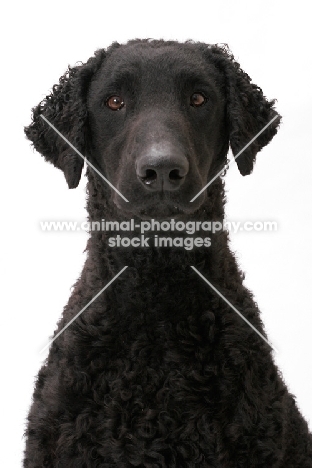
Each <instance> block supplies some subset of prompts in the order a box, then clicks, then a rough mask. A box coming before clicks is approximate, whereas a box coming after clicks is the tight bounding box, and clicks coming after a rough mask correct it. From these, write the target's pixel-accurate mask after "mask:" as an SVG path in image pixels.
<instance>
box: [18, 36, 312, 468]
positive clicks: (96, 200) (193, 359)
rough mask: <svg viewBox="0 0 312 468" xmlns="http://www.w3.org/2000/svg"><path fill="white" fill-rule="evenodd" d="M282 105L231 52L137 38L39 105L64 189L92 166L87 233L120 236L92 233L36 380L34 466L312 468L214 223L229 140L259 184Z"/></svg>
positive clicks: (38, 129)
mask: <svg viewBox="0 0 312 468" xmlns="http://www.w3.org/2000/svg"><path fill="white" fill-rule="evenodd" d="M274 105H275V101H274V100H271V101H270V100H268V99H267V98H266V97H265V96H264V94H263V92H262V90H261V88H259V87H258V86H256V85H255V84H253V83H252V81H251V79H250V77H249V76H248V75H247V74H246V73H245V72H244V71H243V70H242V69H241V67H240V65H239V64H238V63H237V62H236V61H235V60H234V57H233V56H232V54H231V53H230V51H229V50H228V48H227V47H226V46H218V45H207V44H203V43H196V42H192V41H189V42H186V43H178V42H175V41H163V40H133V41H129V42H128V43H126V44H123V45H120V44H118V43H113V44H112V45H111V46H110V47H109V48H108V49H107V50H104V49H100V50H98V51H97V52H96V53H95V55H94V56H93V57H92V58H90V59H89V60H88V61H87V62H86V63H85V64H82V65H77V66H75V67H72V68H69V70H68V71H67V72H66V73H65V74H64V75H63V76H62V77H61V78H60V81H59V83H58V84H57V85H55V86H54V87H53V90H52V92H51V94H50V95H49V96H47V97H46V99H44V100H43V101H42V102H41V103H40V104H39V105H38V106H37V107H35V108H34V109H33V116H32V123H31V124H30V125H29V126H28V127H26V128H25V132H26V136H27V138H28V139H30V140H31V141H32V142H33V145H34V148H35V149H36V150H37V151H38V152H39V153H41V154H42V155H43V156H44V158H45V160H46V161H48V162H50V163H52V164H53V165H54V166H56V167H57V168H59V169H60V170H62V171H63V173H64V175H65V178H66V181H67V184H68V186H69V188H75V187H77V185H78V183H79V180H80V177H81V172H82V168H83V165H84V164H87V166H88V169H87V177H88V184H87V194H88V196H87V209H88V220H89V222H90V225H92V223H104V221H105V222H108V223H116V224H113V225H114V226H115V229H116V230H117V231H116V230H115V231H114V232H110V231H109V230H108V229H100V230H91V232H90V238H89V240H88V245H87V252H88V256H87V260H86V263H85V266H84V268H83V271H82V273H81V275H80V277H79V279H78V281H77V282H76V284H75V287H74V290H73V293H72V295H71V297H70V299H69V302H68V304H67V306H66V307H65V309H64V312H63V315H62V317H61V319H60V321H59V323H58V326H57V329H56V331H55V333H54V337H53V339H52V341H51V345H50V350H49V355H48V357H47V359H46V361H45V363H44V365H43V367H42V368H41V370H40V372H39V375H38V377H37V381H36V387H35V391H34V397H33V403H32V406H31V409H30V412H29V415H28V423H27V429H26V437H27V442H26V450H25V458H24V467H25V468H39V467H43V466H44V467H51V468H52V467H53V468H56V467H58V468H71V467H72V468H104V467H105V468H108V467H111V468H112V467H118V468H130V467H139V468H143V467H146V468H157V467H166V468H173V467H178V468H253V467H254V468H256V467H257V468H261V467H263V468H268V467H270V468H282V467H283V468H311V467H312V439H311V434H309V431H308V427H307V423H306V421H305V420H304V419H303V417H302V415H301V414H300V412H299V410H298V408H297V406H296V403H295V399H294V397H293V396H292V395H291V394H290V393H289V392H288V390H287V388H286V385H285V383H284V382H283V379H282V377H281V375H280V373H279V371H278V369H277V368H276V366H275V364H274V361H273V357H272V349H271V347H270V344H269V341H268V340H267V337H266V335H265V331H264V329H263V325H262V322H261V319H260V312H259V310H258V308H257V305H256V304H255V301H254V299H253V296H252V294H251V292H250V291H249V290H247V289H246V287H245V286H244V285H243V273H242V272H241V271H240V269H239V267H238V265H237V263H236V260H235V256H234V255H233V253H232V252H231V250H230V248H229V241H228V233H227V232H226V231H224V230H221V231H216V232H209V236H208V235H207V232H204V230H203V226H204V224H203V223H205V222H206V223H208V222H220V223H222V222H223V220H224V204H225V195H224V185H223V176H224V172H225V166H226V163H227V154H228V150H229V147H231V149H232V151H233V154H234V155H235V160H236V163H237V166H238V170H239V171H240V173H241V174H242V175H243V176H245V175H248V174H250V173H251V172H252V170H253V167H254V163H255V159H256V155H257V153H258V152H259V151H260V150H261V149H262V148H263V147H264V146H266V145H267V144H268V143H269V142H270V141H271V139H272V138H273V136H274V135H275V134H276V132H277V130H278V127H279V124H280V116H279V114H278V113H277V111H276V110H275V107H274ZM255 136H257V137H256V138H254V137H255ZM123 223H124V224H123ZM131 223H133V224H131ZM187 223H193V224H189V225H188V226H193V227H194V226H195V227H196V226H199V227H200V230H199V232H196V236H197V238H196V239H193V241H192V243H190V241H189V239H190V237H189V234H188V232H187V229H186V230H183V229H181V226H182V228H183V226H186V225H187ZM194 223H195V224H194ZM196 223H197V224H196ZM198 223H199V224H198ZM104 224H105V223H104ZM110 226H112V224H110ZM131 226H132V227H134V228H133V229H131ZM137 226H139V228H138V227H137ZM142 226H144V228H145V229H149V231H148V230H147V231H146V232H143V234H142V229H141V232H140V233H139V235H138V232H136V231H137V230H138V229H140V227H142ZM147 226H149V228H148V227H147ZM168 226H169V227H168ZM178 227H179V229H180V231H175V229H178ZM153 229H154V230H153ZM164 229H166V233H165V234H164V232H163V230H164ZM125 230H126V235H127V236H125ZM118 236H119V237H118ZM125 237H127V241H125ZM164 238H165V239H167V240H166V241H165V243H163V244H162V246H160V242H164V241H163V239H164ZM161 239H162V240H161ZM118 242H119V243H118ZM200 275H201V277H200ZM204 280H206V281H204ZM207 282H208V284H207ZM225 299H226V300H225ZM235 310H237V311H239V313H240V314H241V315H242V316H243V317H244V318H245V320H242V317H241V316H240V315H239V314H237V313H235ZM65 328H66V329H65ZM255 330H257V332H258V333H256V332H255Z"/></svg>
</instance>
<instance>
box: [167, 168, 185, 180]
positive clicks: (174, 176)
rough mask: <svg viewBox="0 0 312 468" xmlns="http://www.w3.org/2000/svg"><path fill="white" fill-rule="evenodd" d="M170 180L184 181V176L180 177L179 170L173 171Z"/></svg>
mask: <svg viewBox="0 0 312 468" xmlns="http://www.w3.org/2000/svg"><path fill="white" fill-rule="evenodd" d="M169 179H170V180H180V179H183V176H181V175H180V171H179V169H173V170H172V171H170V173H169Z"/></svg>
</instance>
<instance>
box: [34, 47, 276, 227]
mask: <svg viewBox="0 0 312 468" xmlns="http://www.w3.org/2000/svg"><path fill="white" fill-rule="evenodd" d="M273 104H274V101H268V100H267V99H266V98H265V97H264V96H263V93H262V91H261V89H260V88H259V87H257V86H256V85H254V84H252V83H251V80H250V78H249V76H248V75H247V74H246V73H244V72H243V71H242V70H241V69H240V67H239V64H237V63H236V62H235V61H234V59H233V57H232V56H231V55H230V53H229V52H228V50H227V49H226V48H220V47H218V46H208V45H206V44H201V43H184V44H180V43H177V42H165V41H147V40H143V41H140V40H136V41H130V42H129V43H127V44H125V45H122V46H120V45H119V44H113V45H112V46H111V47H110V48H109V49H108V50H107V51H105V50H104V49H102V50H99V51H97V52H96V54H95V56H94V57H92V58H91V59H89V60H88V62H87V63H86V64H84V65H80V66H77V67H74V68H71V69H69V71H68V73H66V74H65V75H64V76H62V77H61V78H60V83H59V85H56V86H54V87H53V92H52V94H51V95H50V96H48V97H47V98H46V99H45V100H44V101H43V102H42V103H40V104H39V105H38V106H37V107H36V108H35V109H34V110H33V123H32V124H31V125H30V126H29V127H27V128H26V129H25V131H26V135H27V136H28V138H29V139H30V140H32V141H33V143H34V146H35V148H36V149H37V150H38V151H39V152H41V154H43V155H44V157H45V158H46V160H48V161H50V162H52V163H53V164H54V165H55V166H56V167H58V168H60V169H62V170H63V172H64V174H65V177H66V180H67V182H68V185H69V187H70V188H74V187H76V186H77V185H78V183H79V179H80V175H81V170H82V167H83V158H81V156H79V155H78V154H77V153H75V151H74V150H73V149H72V148H71V147H70V146H69V145H68V144H67V143H66V142H65V141H64V140H62V138H61V137H60V136H59V135H58V134H57V133H56V132H55V130H54V129H52V128H51V127H49V126H48V125H47V123H46V122H44V121H43V119H41V118H40V117H42V116H44V117H45V118H46V119H47V120H48V121H49V122H50V123H51V124H53V125H54V126H55V128H56V129H57V130H58V131H59V132H60V133H61V134H62V135H63V136H64V137H65V138H67V140H68V141H70V142H71V144H72V145H74V147H75V148H76V149H77V150H78V151H79V152H80V153H82V154H84V155H85V156H87V158H88V159H89V160H90V162H91V163H92V164H93V165H94V166H95V167H96V168H97V169H98V171H99V172H100V173H101V174H103V176H104V177H105V178H106V179H108V180H109V181H110V183H111V184H112V185H113V186H114V187H115V188H116V189H117V190H118V191H119V192H120V193H122V195H123V196H124V197H126V198H127V199H128V200H129V202H128V203H127V202H126V201H124V199H123V198H122V197H120V195H118V193H116V191H115V190H113V189H111V188H110V187H109V186H107V187H106V189H107V190H106V192H107V193H108V195H107V196H108V197H109V199H110V200H109V201H110V202H112V203H113V204H114V206H115V207H117V209H118V210H119V212H121V213H122V214H124V215H125V216H128V215H136V216H139V217H162V218H163V217H168V216H169V217H172V216H180V215H183V214H190V213H193V212H195V211H196V210H198V209H199V207H200V206H201V205H202V204H203V203H204V200H205V197H206V196H207V191H203V192H202V193H201V195H199V196H198V197H197V198H196V199H195V200H194V201H193V202H192V203H191V199H192V198H193V197H195V196H196V195H197V194H198V192H199V191H200V190H201V189H202V188H203V187H204V186H205V185H206V184H207V183H208V182H209V181H210V180H211V178H212V177H213V176H214V175H215V174H217V173H218V172H219V171H221V170H222V169H223V168H224V165H225V162H226V154H227V151H228V148H229V144H230V145H231V148H232V150H233V153H234V155H235V154H237V153H238V151H240V150H241V149H242V148H243V147H244V146H245V145H246V144H248V143H249V142H250V140H251V139H253V138H254V137H255V135H257V134H258V133H259V132H260V131H262V129H263V127H265V126H266V125H268V124H269V122H271V120H272V119H273V118H275V120H274V122H272V123H271V124H270V125H269V126H268V128H266V130H265V131H264V132H262V133H261V135H259V136H258V137H257V139H256V140H255V141H253V142H252V144H251V145H249V146H248V148H247V149H246V150H245V151H244V152H243V154H241V155H240V156H239V158H238V159H237V160H236V162H237V165H238V168H239V170H240V172H241V173H242V174H243V175H246V174H249V173H250V172H251V171H252V169H253V164H254V161H255V157H256V154H257V152H258V151H260V150H261V148H262V147H263V146H265V145H266V144H267V143H268V142H269V141H270V140H271V138H272V137H273V135H274V134H275V133H276V131H277V127H278V124H279V120H280V118H279V116H278V114H277V113H276V111H275V110H274V108H273ZM41 114H42V116H41ZM276 117H278V118H276ZM105 183H106V182H104V181H103V184H105Z"/></svg>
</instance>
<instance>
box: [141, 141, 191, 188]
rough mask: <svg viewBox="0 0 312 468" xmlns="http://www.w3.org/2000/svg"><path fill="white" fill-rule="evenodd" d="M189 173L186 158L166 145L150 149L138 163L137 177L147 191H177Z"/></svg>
mask: <svg viewBox="0 0 312 468" xmlns="http://www.w3.org/2000/svg"><path fill="white" fill-rule="evenodd" d="M188 171H189V163H188V160H187V159H186V157H185V156H184V155H183V154H180V153H179V152H178V151H174V150H172V149H171V148H170V147H166V146H164V145H155V146H152V147H150V148H149V150H148V151H147V152H146V153H145V154H144V155H142V156H141V157H139V158H138V160H137V163H136V173H137V176H138V178H139V180H140V181H141V182H142V184H143V185H144V187H145V188H146V189H147V190H154V191H164V190H167V191H173V190H177V189H178V188H179V187H180V186H181V185H182V184H183V182H184V179H185V177H186V175H187V173H188Z"/></svg>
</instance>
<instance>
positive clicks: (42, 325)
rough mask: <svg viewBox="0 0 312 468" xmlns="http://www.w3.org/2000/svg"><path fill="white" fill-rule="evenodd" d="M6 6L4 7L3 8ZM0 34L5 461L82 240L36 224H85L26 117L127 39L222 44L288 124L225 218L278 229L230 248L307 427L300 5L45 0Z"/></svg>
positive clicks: (305, 54)
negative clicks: (28, 132)
mask: <svg viewBox="0 0 312 468" xmlns="http://www.w3.org/2000/svg"><path fill="white" fill-rule="evenodd" d="M6 5H8V3H7V4H6ZM2 8H3V9H4V10H2V26H1V35H2V37H1V42H0V44H1V48H2V51H1V66H2V71H1V81H2V86H1V114H0V115H1V121H2V122H1V127H0V128H1V129H2V130H3V132H2V135H1V158H2V163H1V184H0V189H1V230H0V234H1V249H0V255H1V274H2V275H3V277H2V278H1V286H2V297H1V353H0V356H1V387H0V392H1V412H2V414H1V431H3V435H2V436H1V441H2V444H3V447H2V448H1V452H0V453H1V455H0V457H1V458H2V460H1V461H0V464H1V466H5V467H9V468H11V467H12V468H13V467H20V466H21V458H22V455H21V454H22V450H23V447H24V440H23V431H24V429H25V418H26V415H27V412H28V409H29V405H30V401H31V395H32V391H33V385H34V379H35V376H36V374H37V372H38V370H39V368H40V366H41V363H42V361H43V359H44V357H45V355H46V354H45V355H40V354H39V350H40V349H41V348H42V347H43V346H44V345H45V344H46V343H47V340H48V337H49V336H50V335H51V334H52V332H53V330H54V328H55V324H56V322H57V320H58V318H59V317H60V315H61V312H62V308H63V306H64V305H65V304H66V302H67V300H68V297H69V295H70V288H71V286H72V285H73V283H74V282H75V280H76V279H77V278H78V276H79V273H80V271H81V268H82V265H83V262H84V258H85V257H84V254H83V250H84V247H85V244H86V240H87V235H86V234H84V233H63V234H60V233H54V234H52V233H50V234H47V233H43V232H41V231H40V228H39V221H41V220H55V219H57V220H62V219H66V220H67V219H73V220H83V219H84V218H85V216H86V213H85V211H84V206H85V177H84V178H83V180H82V183H81V184H80V186H79V188H78V189H76V190H68V189H67V186H66V183H65V179H64V177H63V174H62V173H61V172H60V171H58V170H56V169H55V168H53V166H52V165H49V164H46V163H45V162H44V161H43V158H41V157H40V155H39V154H38V153H35V152H34V151H33V150H32V148H31V147H30V144H29V142H28V141H27V140H26V138H25V137H24V134H23V126H24V125H28V124H29V122H30V110H31V108H32V107H33V106H35V105H36V104H37V103H38V102H39V101H40V100H41V99H43V98H44V97H45V95H46V94H47V93H48V92H49V90H50V89H51V86H52V85H53V84H54V83H56V82H57V81H58V78H59V76H60V75H62V74H63V72H64V71H65V69H66V68H67V65H68V64H71V65H74V64H75V63H76V62H77V61H86V60H87V59H88V58H89V56H91V55H92V54H93V52H94V50H96V49H97V48H102V47H107V46H108V45H109V44H110V43H111V42H112V41H115V40H117V41H118V42H125V41H126V40H128V39H131V38H136V37H138V38H146V37H151V38H164V39H177V40H180V41H184V40H186V39H194V40H200V41H203V42H206V43H220V42H225V43H228V44H229V46H230V48H231V50H232V51H233V53H234V55H235V57H236V59H237V60H238V61H239V62H240V64H241V66H242V68H243V69H244V70H245V71H246V72H247V73H248V74H249V75H250V76H251V77H252V79H253V81H254V82H255V83H256V84H258V85H259V86H260V87H261V88H262V89H263V91H264V94H265V95H266V96H267V97H268V98H270V99H271V98H277V99H278V103H277V109H278V111H279V112H280V113H281V115H282V116H283V124H282V127H281V129H280V131H279V133H278V135H277V136H276V137H275V138H274V140H273V141H272V143H271V144H270V145H269V146H268V147H267V148H265V149H264V150H263V151H262V152H261V153H260V154H259V155H258V159H257V164H256V167H255V170H254V173H253V174H252V175H251V176H249V177H246V178H243V177H242V176H240V174H239V173H238V170H237V168H236V166H235V164H233V165H232V166H231V168H230V169H229V171H228V174H227V176H226V187H227V192H228V199H229V202H228V206H227V213H228V217H229V218H230V219H232V220H236V221H237V220H243V221H244V220H275V221H277V222H278V226H279V228H278V231H277V232H275V233H238V234H237V235H232V236H231V242H232V247H233V249H234V251H236V252H237V258H238V260H239V263H240V265H241V267H242V269H243V270H244V271H245V272H246V284H247V286H248V287H249V288H250V289H251V290H252V291H253V292H254V294H255V298H256V301H257V302H258V304H259V307H260V309H261V310H262V318H263V321H264V323H265V326H266V330H267V332H268V335H269V338H270V340H271V341H272V342H273V343H274V345H275V346H276V347H277V348H278V350H279V353H278V354H276V355H275V356H276V362H277V364H278V366H279V367H280V369H281V371H282V373H283V376H284V379H285V381H286V382H287V384H288V386H289V388H290V391H291V392H292V393H294V394H295V395H296V397H297V401H298V405H299V407H300V409H301V411H302V413H303V414H304V415H305V417H306V418H307V420H308V421H309V422H310V427H311V426H312V400H311V395H312V366H311V354H312V343H311V325H312V314H311V300H310V294H311V288H310V285H311V276H312V275H311V266H310V265H311V263H312V253H311V248H310V237H311V206H312V189H311V170H312V162H311V144H312V126H311V108H312V91H311V89H312V76H311V75H312V70H311V33H310V29H309V28H310V12H309V11H308V2H304V1H297V2H283V1H274V0H273V1H272V0H270V1H267V0H264V1H261V2H260V1H253V2H248V1H234V2H233V1H232V2H230V1H218V2H210V1H196V0H195V1H194V0H192V1H191V2H190V1H188V2H186V1H185V2H182V1H169V0H167V1H159V0H158V1H157V2H154V3H152V2H148V1H146V2H142V3H141V2H138V1H133V0H128V1H121V0H119V1H113V2H111V3H110V4H109V3H108V2H106V1H102V2H101V1H92V0H89V1H84V2H80V1H67V2H66V1H63V2H61V1H54V2H39V1H38V2H36V1H28V2H24V3H22V2H15V3H12V4H11V5H10V6H5V7H2Z"/></svg>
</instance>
